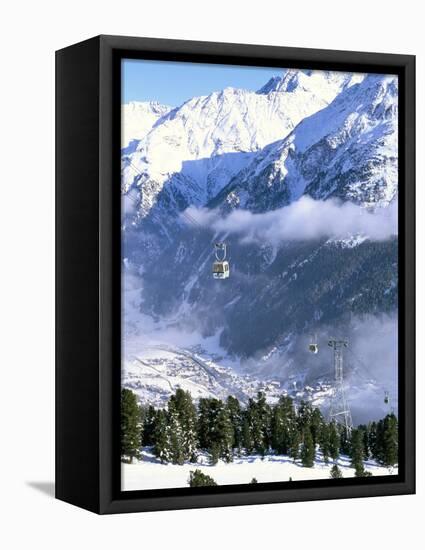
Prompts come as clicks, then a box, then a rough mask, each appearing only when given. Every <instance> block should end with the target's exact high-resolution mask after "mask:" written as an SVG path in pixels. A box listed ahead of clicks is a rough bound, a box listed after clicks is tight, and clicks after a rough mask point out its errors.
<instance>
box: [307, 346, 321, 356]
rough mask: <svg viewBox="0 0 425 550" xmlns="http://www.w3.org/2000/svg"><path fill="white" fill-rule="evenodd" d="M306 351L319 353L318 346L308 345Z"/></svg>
mask: <svg viewBox="0 0 425 550" xmlns="http://www.w3.org/2000/svg"><path fill="white" fill-rule="evenodd" d="M308 351H310V352H311V353H315V354H316V353H318V352H319V346H318V344H309V345H308Z"/></svg>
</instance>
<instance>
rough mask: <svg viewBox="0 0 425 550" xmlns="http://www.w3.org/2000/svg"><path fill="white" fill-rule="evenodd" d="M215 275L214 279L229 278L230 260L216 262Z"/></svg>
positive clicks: (214, 265)
mask: <svg viewBox="0 0 425 550" xmlns="http://www.w3.org/2000/svg"><path fill="white" fill-rule="evenodd" d="M213 277H214V279H228V278H229V277H230V269H229V262H226V261H224V262H214V263H213Z"/></svg>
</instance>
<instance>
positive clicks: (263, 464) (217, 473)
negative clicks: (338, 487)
mask: <svg viewBox="0 0 425 550" xmlns="http://www.w3.org/2000/svg"><path fill="white" fill-rule="evenodd" d="M338 466H339V468H340V470H341V472H342V474H343V477H354V469H353V468H350V459H349V458H348V457H341V458H340V459H339V460H338ZM197 468H198V469H199V470H201V471H202V472H203V473H204V474H208V475H210V476H211V477H212V478H213V479H214V480H215V481H216V482H217V483H218V484H219V485H233V484H244V483H250V481H251V480H252V478H253V477H255V478H256V479H257V481H258V482H259V483H270V482H276V481H289V478H292V480H293V481H299V480H312V479H329V477H330V470H331V468H332V464H331V463H329V464H325V463H324V462H323V460H322V458H321V456H320V455H319V454H318V456H317V459H316V463H315V466H314V468H304V467H303V466H302V465H301V464H300V463H299V462H297V463H294V462H293V461H292V459H290V458H289V457H287V456H277V455H270V456H266V457H265V458H264V459H263V460H262V459H261V457H260V456H259V455H252V456H244V457H240V458H235V459H234V461H233V462H231V463H230V464H227V463H225V462H223V461H221V460H220V461H219V462H218V463H217V464H216V465H214V466H211V465H209V464H208V459H207V457H205V456H201V457H199V459H198V462H197V463H196V464H195V463H189V462H188V463H185V464H183V465H182V466H179V465H174V464H161V463H160V462H159V461H158V460H157V459H156V458H155V457H154V456H153V455H152V453H150V452H149V451H147V450H144V451H143V457H142V460H140V461H138V462H137V463H134V464H122V466H121V480H122V490H123V491H137V490H143V489H166V488H176V487H187V486H188V479H189V472H190V471H191V470H195V469H197ZM365 468H366V470H368V471H369V472H371V473H372V475H374V476H383V475H391V474H393V475H396V474H397V471H398V470H397V468H385V467H382V466H379V465H377V464H376V462H374V461H372V460H370V461H366V462H365Z"/></svg>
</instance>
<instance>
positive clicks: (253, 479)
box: [250, 477, 258, 483]
mask: <svg viewBox="0 0 425 550" xmlns="http://www.w3.org/2000/svg"><path fill="white" fill-rule="evenodd" d="M250 483H258V480H257V478H256V477H253V478H252V479H251V481H250Z"/></svg>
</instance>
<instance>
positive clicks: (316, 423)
mask: <svg viewBox="0 0 425 550" xmlns="http://www.w3.org/2000/svg"><path fill="white" fill-rule="evenodd" d="M323 422H324V419H323V415H322V413H321V412H320V409H317V408H316V409H313V412H312V413H311V417H310V430H311V436H312V438H313V445H314V447H316V445H318V444H319V438H320V433H321V429H322V425H323Z"/></svg>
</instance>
